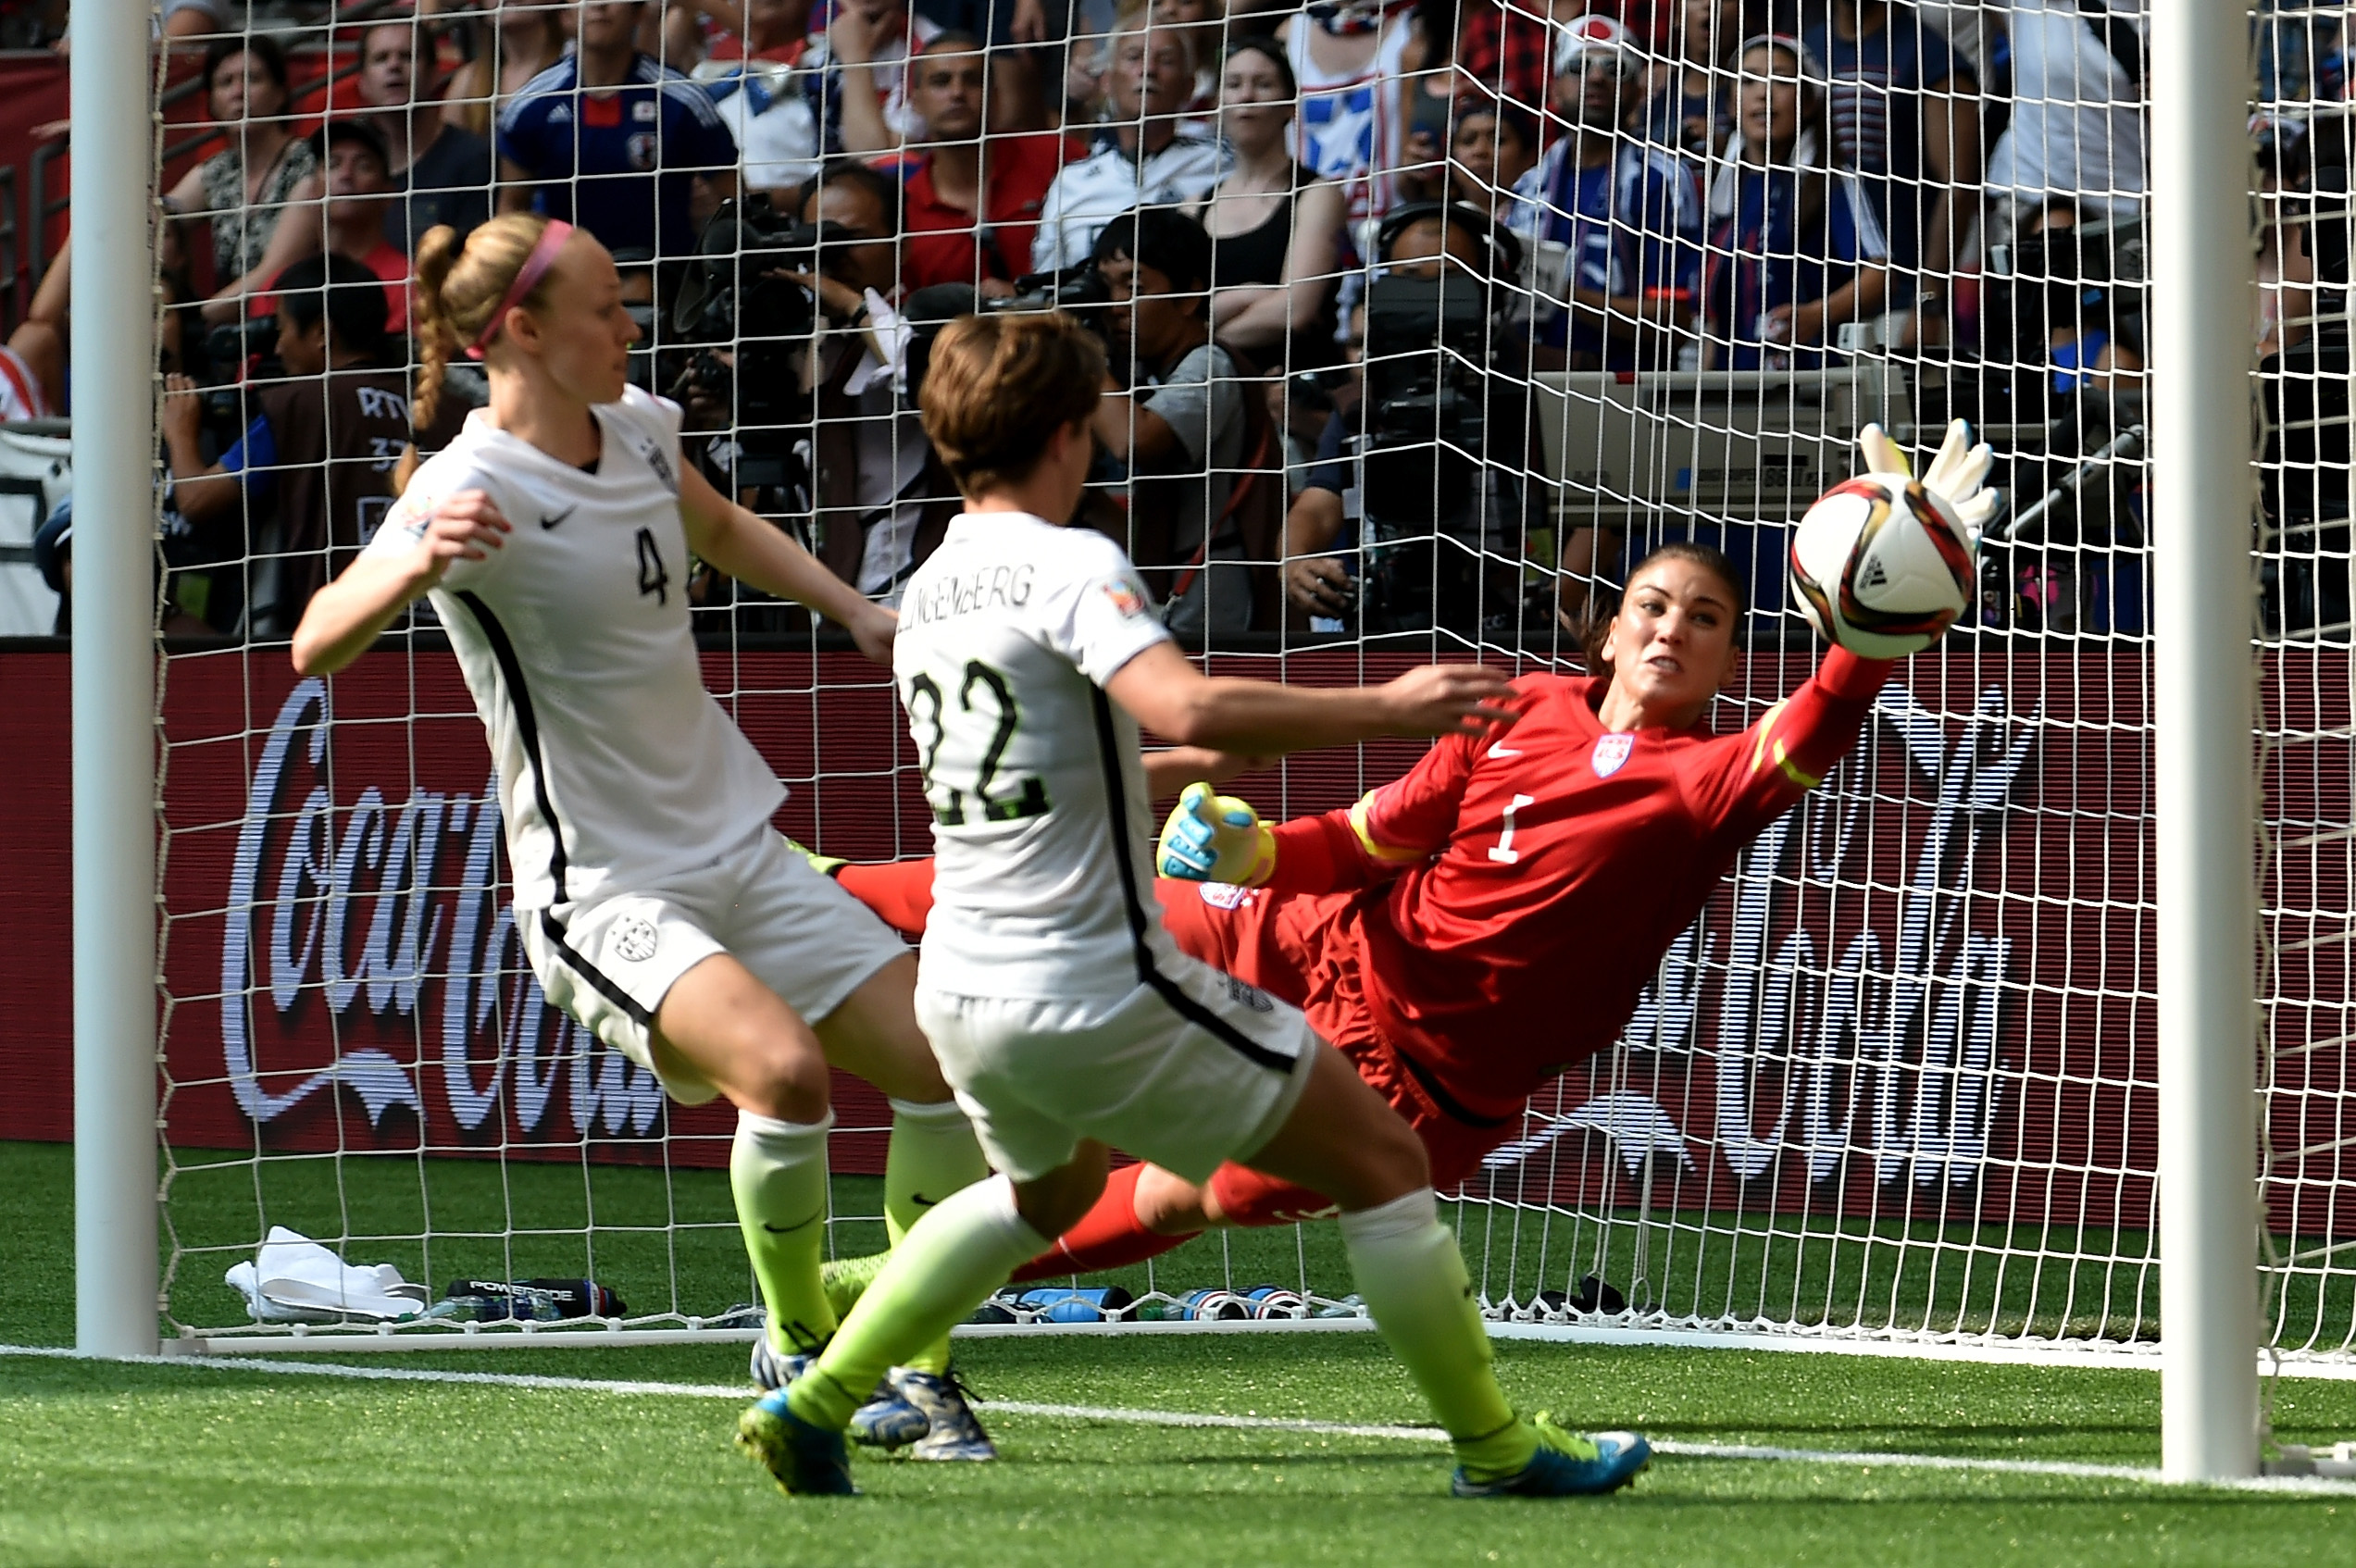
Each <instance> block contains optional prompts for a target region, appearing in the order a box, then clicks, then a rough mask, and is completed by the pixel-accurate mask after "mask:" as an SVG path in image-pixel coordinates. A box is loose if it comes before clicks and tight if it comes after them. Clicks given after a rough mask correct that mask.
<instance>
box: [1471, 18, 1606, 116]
mask: <svg viewBox="0 0 2356 1568" xmlns="http://www.w3.org/2000/svg"><path fill="white" fill-rule="evenodd" d="M1468 9H1469V10H1470V12H1471V14H1470V15H1469V16H1467V17H1466V18H1465V31H1464V35H1463V36H1462V37H1461V38H1460V39H1459V40H1458V41H1457V44H1456V68H1457V70H1458V71H1460V72H1461V73H1463V75H1464V76H1465V78H1466V79H1467V80H1469V81H1470V82H1471V84H1472V85H1473V86H1475V87H1477V88H1481V89H1483V90H1484V91H1486V92H1487V93H1488V94H1489V95H1490V97H1492V98H1501V99H1503V100H1504V101H1505V102H1507V103H1511V104H1518V105H1520V106H1522V107H1523V108H1525V109H1527V110H1528V111H1529V112H1530V113H1531V114H1534V115H1536V114H1543V113H1545V111H1546V100H1547V88H1548V85H1549V83H1550V81H1552V75H1551V71H1550V66H1549V62H1551V61H1552V58H1553V56H1554V40H1555V36H1556V34H1558V33H1559V32H1561V31H1562V30H1563V29H1564V28H1566V27H1569V26H1571V25H1572V24H1573V23H1574V22H1576V21H1577V20H1578V19H1580V18H1581V17H1583V16H1585V15H1587V14H1588V13H1589V11H1602V12H1605V13H1607V14H1609V15H1612V16H1614V17H1616V15H1617V12H1618V7H1616V6H1610V5H1590V4H1589V0H1470V5H1469V6H1468Z"/></svg>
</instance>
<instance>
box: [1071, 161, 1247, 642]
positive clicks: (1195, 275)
mask: <svg viewBox="0 0 2356 1568" xmlns="http://www.w3.org/2000/svg"><path fill="white" fill-rule="evenodd" d="M1096 266H1097V269H1098V270H1099V271H1100V272H1102V273H1103V277H1104V282H1105V285H1106V287H1107V288H1109V289H1110V290H1111V291H1112V295H1113V310H1112V316H1111V327H1112V331H1113V334H1114V346H1115V348H1116V350H1118V349H1121V348H1127V349H1128V351H1129V354H1130V356H1131V362H1132V364H1133V366H1134V367H1135V368H1134V374H1133V376H1132V378H1131V385H1130V388H1129V390H1128V391H1127V392H1110V393H1107V394H1106V395H1105V397H1104V399H1103V402H1101V403H1099V404H1097V406H1096V414H1095V425H1096V434H1097V439H1098V440H1100V441H1102V442H1103V444H1104V447H1105V449H1106V450H1107V451H1108V452H1110V453H1111V454H1112V455H1113V456H1114V457H1115V458H1116V460H1118V461H1119V462H1122V463H1125V464H1127V465H1128V470H1129V476H1130V483H1129V529H1130V534H1131V542H1132V550H1131V555H1132V557H1133V559H1134V560H1135V561H1136V562H1137V565H1138V566H1139V567H1140V569H1141V570H1142V571H1144V572H1145V573H1146V576H1147V580H1148V581H1149V582H1151V583H1153V585H1154V587H1155V588H1156V590H1157V591H1161V594H1162V598H1163V600H1164V602H1165V604H1166V609H1165V612H1164V613H1165V618H1166V620H1167V621H1168V622H1169V625H1170V628H1171V629H1172V630H1174V631H1179V632H1190V633H1193V634H1196V635H1198V636H1199V635H1203V634H1205V633H1217V632H1232V631H1240V630H1243V629H1245V628H1248V627H1250V626H1251V624H1252V608H1253V605H1252V571H1251V567H1250V566H1249V565H1247V563H1248V562H1249V560H1250V559H1251V558H1252V552H1251V551H1250V549H1249V548H1248V547H1247V544H1246V541H1245V539H1244V537H1243V533H1242V530H1241V529H1238V528H1234V527H1222V526H1221V525H1227V524H1230V523H1231V522H1232V521H1233V519H1232V518H1231V517H1230V516H1229V508H1228V501H1229V499H1230V498H1231V496H1232V494H1233V492H1234V488H1235V483H1236V476H1237V474H1238V472H1239V470H1240V468H1241V467H1242V466H1243V461H1244V455H1245V446H1244V436H1245V427H1246V425H1247V423H1248V422H1249V417H1248V412H1247V410H1246V407H1245V404H1246V402H1247V399H1248V392H1249V390H1248V389H1247V387H1246V386H1245V378H1247V377H1249V376H1251V375H1253V369H1252V368H1251V367H1247V366H1245V365H1243V364H1241V363H1240V362H1239V361H1238V360H1237V359H1236V357H1235V356H1234V355H1231V354H1229V353H1228V351H1227V350H1226V349H1224V348H1222V347H1220V346H1219V345H1218V344H1217V343H1215V342H1212V340H1211V327H1210V321H1209V318H1208V315H1207V313H1206V311H1205V308H1204V306H1205V304H1206V301H1207V297H1208V293H1209V290H1210V287H1211V237H1210V236H1209V235H1208V234H1205V233H1204V232H1203V226H1202V225H1201V224H1199V223H1196V222H1195V221H1194V220H1193V219H1192V218H1188V217H1186V216H1185V215H1184V214H1183V213H1177V212H1171V211H1169V210H1168V209H1166V208H1159V207H1147V208H1145V209H1144V210H1142V211H1140V212H1136V213H1123V214H1122V215H1121V216H1120V217H1118V218H1114V219H1113V220H1112V222H1110V223H1108V224H1106V225H1105V227H1104V231H1103V234H1101V235H1100V236H1098V238H1097V241H1096ZM1271 542H1272V541H1271Z"/></svg>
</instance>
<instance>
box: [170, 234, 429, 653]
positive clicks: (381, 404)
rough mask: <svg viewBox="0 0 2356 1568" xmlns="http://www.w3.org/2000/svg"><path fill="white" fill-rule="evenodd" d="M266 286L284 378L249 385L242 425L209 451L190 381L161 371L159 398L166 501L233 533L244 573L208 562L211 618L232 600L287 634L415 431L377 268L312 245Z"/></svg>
mask: <svg viewBox="0 0 2356 1568" xmlns="http://www.w3.org/2000/svg"><path fill="white" fill-rule="evenodd" d="M276 288H277V292H278V300H277V306H278V319H279V337H278V354H279V358H280V361H281V362H282V363H283V364H284V366H285V367H286V379H285V380H280V381H277V382H273V383H271V384H269V385H267V386H264V387H262V388H261V389H260V390H259V391H258V392H257V393H256V397H255V400H254V402H255V406H256V413H255V415H254V418H253V421H252V423H250V424H249V425H247V426H246V428H245V432H244V434H243V437H242V438H241V439H240V440H239V441H238V442H236V443H235V444H234V445H232V446H231V448H230V449H229V450H228V451H227V452H225V453H223V454H221V457H220V460H219V461H218V462H214V463H207V462H206V461H205V456H204V452H203V449H202V447H201V445H200V444H199V442H200V432H201V428H202V423H203V417H204V415H203V404H202V400H201V394H200V393H199V392H198V391H197V389H196V386H195V383H194V382H193V381H191V380H189V379H188V378H187V377H185V376H171V377H168V378H167V379H166V382H165V386H166V392H165V397H164V407H163V433H164V440H165V443H166V448H167V450H168V453H169V454H170V460H171V471H172V497H171V498H172V501H173V503H174V504H176V505H177V506H178V507H179V509H180V511H181V513H182V514H183V515H184V516H186V518H187V519H188V522H189V524H190V525H191V527H192V528H193V529H198V530H201V531H210V532H213V533H215V534H216V535H218V534H219V533H222V532H227V533H228V534H230V535H231V540H230V542H229V548H228V549H227V550H226V551H225V552H223V554H225V555H226V556H229V557H231V558H240V557H242V558H243V562H244V579H243V582H242V583H232V584H227V585H223V584H221V582H220V577H221V574H218V573H216V574H215V582H216V585H217V586H216V602H215V603H214V604H211V605H210V606H208V613H207V616H208V618H209V619H210V620H211V621H212V622H213V624H214V625H215V626H217V627H221V628H224V629H226V628H229V627H231V626H233V625H234V624H235V621H236V610H235V608H234V607H233V605H234V602H235V600H242V601H243V620H244V625H245V628H246V631H247V634H248V635H249V636H250V637H252V638H254V639H256V640H257V641H259V640H274V639H278V638H283V637H286V636H288V635H290V634H291V633H292V632H293V628H294V624H295V622H296V621H297V620H299V619H300V618H301V617H302V614H303V608H304V606H305V604H309V603H310V600H311V595H312V594H314V593H316V592H317V591H318V589H319V586H320V584H322V583H324V582H325V581H326V580H327V579H329V578H330V577H331V576H333V575H334V574H335V573H336V572H338V571H340V570H342V569H343V566H345V565H346V564H347V563H349V562H350V560H351V559H352V557H353V556H354V555H355V554H358V552H359V550H360V548H361V546H363V545H365V544H366V543H368V540H369V538H370V536H372V535H373V534H374V533H375V532H376V529H377V525H378V524H379V523H380V522H382V521H383V519H384V515H385V513H386V512H387V511H388V510H389V509H390V508H391V506H392V504H393V496H394V493H395V491H394V485H393V467H394V465H395V464H396V463H397V462H398V461H399V459H400V456H401V453H402V449H403V448H404V447H405V446H406V445H408V444H409V442H410V436H411V432H410V428H409V404H408V389H407V377H406V376H405V373H404V372H402V371H400V370H397V369H392V368H388V367H385V366H384V365H383V363H382V355H383V351H384V338H385V317H384V291H383V289H382V287H381V286H380V283H379V281H378V279H377V277H376V275H375V274H374V273H372V272H370V271H369V270H368V268H365V267H362V266H361V265H360V264H359V263H358V262H356V261H354V260H352V259H351V258H350V257H348V256H340V255H325V256H312V257H310V258H308V259H306V260H304V261H298V262H296V263H295V264H294V265H293V267H291V268H287V270H286V272H285V273H284V274H283V275H282V276H281V277H280V279H279V280H278V282H277V285H276ZM452 409H453V412H454V415H455V404H452ZM447 434H448V431H447V430H446V429H445V430H442V431H437V432H434V434H433V435H429V436H427V437H426V438H425V440H426V443H427V444H429V445H430V444H435V441H434V435H439V436H441V437H442V438H443V439H446V437H447ZM241 502H242V503H243V506H244V508H245V516H244V527H243V536H242V539H240V538H239V537H237V535H238V529H237V512H238V508H239V505H240V504H241ZM223 586H226V587H228V588H229V589H230V590H231V593H230V594H223V593H221V591H220V589H221V588H222V587H223ZM239 590H242V592H241V591H239ZM232 595H233V596H234V597H233V598H232V597H231V596H232Z"/></svg>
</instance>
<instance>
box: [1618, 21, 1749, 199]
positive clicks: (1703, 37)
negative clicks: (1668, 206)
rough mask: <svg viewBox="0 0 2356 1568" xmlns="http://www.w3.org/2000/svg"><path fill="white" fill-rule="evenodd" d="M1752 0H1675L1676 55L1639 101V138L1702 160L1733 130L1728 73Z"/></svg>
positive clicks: (1718, 150)
mask: <svg viewBox="0 0 2356 1568" xmlns="http://www.w3.org/2000/svg"><path fill="white" fill-rule="evenodd" d="M1762 9H1764V7H1763V6H1759V5H1757V4H1756V0H1680V3H1679V4H1678V6H1677V15H1678V27H1677V56H1676V58H1675V59H1673V60H1672V61H1671V62H1670V63H1669V65H1668V67H1667V68H1666V69H1665V70H1664V72H1663V73H1662V76H1661V78H1660V81H1658V82H1657V83H1656V84H1655V85H1654V87H1653V89H1652V97H1651V98H1650V99H1648V100H1646V102H1645V106H1644V139H1645V140H1646V141H1648V142H1651V143H1652V144H1653V145H1655V146H1660V147H1675V148H1677V149H1678V150H1679V151H1681V152H1683V153H1684V154H1685V155H1686V156H1688V157H1690V158H1694V159H1697V160H1699V161H1701V162H1703V163H1707V162H1708V161H1709V160H1710V159H1712V158H1714V157H1715V156H1718V155H1719V154H1720V153H1722V152H1724V151H1726V141H1727V139H1728V138H1729V137H1731V136H1732V135H1733V134H1734V78H1735V66H1736V62H1737V59H1738V57H1739V56H1740V55H1741V53H1742V41H1743V40H1744V39H1746V38H1748V37H1750V36H1751V34H1752V33H1753V32H1754V31H1757V30H1756V29H1755V28H1754V27H1753V26H1752V25H1751V22H1752V19H1753V13H1754V12H1756V11H1759V10H1762Z"/></svg>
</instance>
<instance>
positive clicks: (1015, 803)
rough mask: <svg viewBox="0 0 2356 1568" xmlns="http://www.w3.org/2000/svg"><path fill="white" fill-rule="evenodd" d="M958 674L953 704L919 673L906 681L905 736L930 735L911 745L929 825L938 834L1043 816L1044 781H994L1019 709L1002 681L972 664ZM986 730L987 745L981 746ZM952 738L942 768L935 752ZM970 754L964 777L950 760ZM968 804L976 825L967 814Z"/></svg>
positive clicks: (994, 673) (1018, 723) (1023, 778)
mask: <svg viewBox="0 0 2356 1568" xmlns="http://www.w3.org/2000/svg"><path fill="white" fill-rule="evenodd" d="M962 673H963V678H962V679H961V680H960V681H959V682H958V684H957V691H956V695H955V697H954V699H952V698H951V697H950V696H949V695H948V694H947V693H945V692H944V691H942V690H941V683H940V682H939V681H937V680H935V679H934V678H932V675H931V673H930V672H929V671H924V670H920V671H918V672H917V673H916V675H914V676H912V677H910V678H909V680H908V691H907V695H906V697H905V699H904V701H905V703H906V706H907V709H908V718H909V721H910V725H911V728H912V730H913V731H914V732H916V733H917V734H918V735H919V736H921V735H922V732H923V731H924V730H928V729H929V730H930V731H931V737H930V739H929V740H924V739H920V740H919V741H918V744H920V745H921V746H922V747H923V748H924V759H923V762H922V765H921V766H922V769H923V773H924V785H925V801H926V803H928V804H929V805H930V806H931V807H932V817H933V820H934V821H935V822H937V823H939V824H940V825H941V826H942V827H943V828H962V827H964V826H965V825H966V822H967V821H968V820H979V821H980V822H1019V821H1021V820H1023V819H1024V818H1026V817H1031V816H1044V815H1047V813H1048V810H1049V809H1050V808H1049V803H1048V800H1047V785H1046V781H1045V780H1043V779H1041V778H1038V777H1037V776H1035V775H1028V774H1026V775H1022V776H1019V777H1016V778H1008V779H1005V780H1003V782H1002V781H1001V780H1000V779H999V778H998V768H999V765H1000V764H1002V763H1003V762H1004V761H1005V760H1006V748H1007V746H1008V744H1009V743H1010V742H1012V741H1013V740H1014V739H1015V734H1016V730H1017V729H1018V728H1020V727H1021V724H1022V712H1021V709H1020V708H1019V707H1018V706H1017V705H1016V702H1015V693H1014V691H1013V689H1012V688H1011V687H1009V686H1008V685H1007V683H1006V678H1005V677H1004V676H1003V675H1001V674H1000V673H999V672H998V671H996V670H994V669H992V668H991V667H990V666H988V665H986V664H983V663H982V662H981V661H980V660H979V659H968V660H967V661H966V667H965V669H964V671H963V672H962ZM985 724H987V725H988V726H989V728H988V731H987V733H988V739H987V740H982V739H981V737H982V735H983V733H984V730H983V726H984V725H985ZM953 739H954V741H955V744H954V746H949V748H948V749H949V751H950V753H951V760H950V761H947V762H944V761H943V760H942V757H941V752H942V749H943V747H944V745H945V744H947V743H948V742H950V741H951V740H953ZM977 741H979V744H977V743H976V742H977ZM977 752H979V754H980V760H979V762H977V763H976V764H975V765H973V767H972V768H971V769H970V770H968V769H966V768H964V767H961V766H959V765H957V763H956V761H955V760H954V759H956V758H957V757H959V756H971V755H973V754H974V753H977ZM993 787H995V788H996V789H997V793H995V794H993V793H992V792H991V790H992V789H993ZM969 801H970V802H971V803H972V805H973V809H974V811H975V813H976V814H977V815H976V817H975V818H968V817H967V815H966V809H967V802H969Z"/></svg>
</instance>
